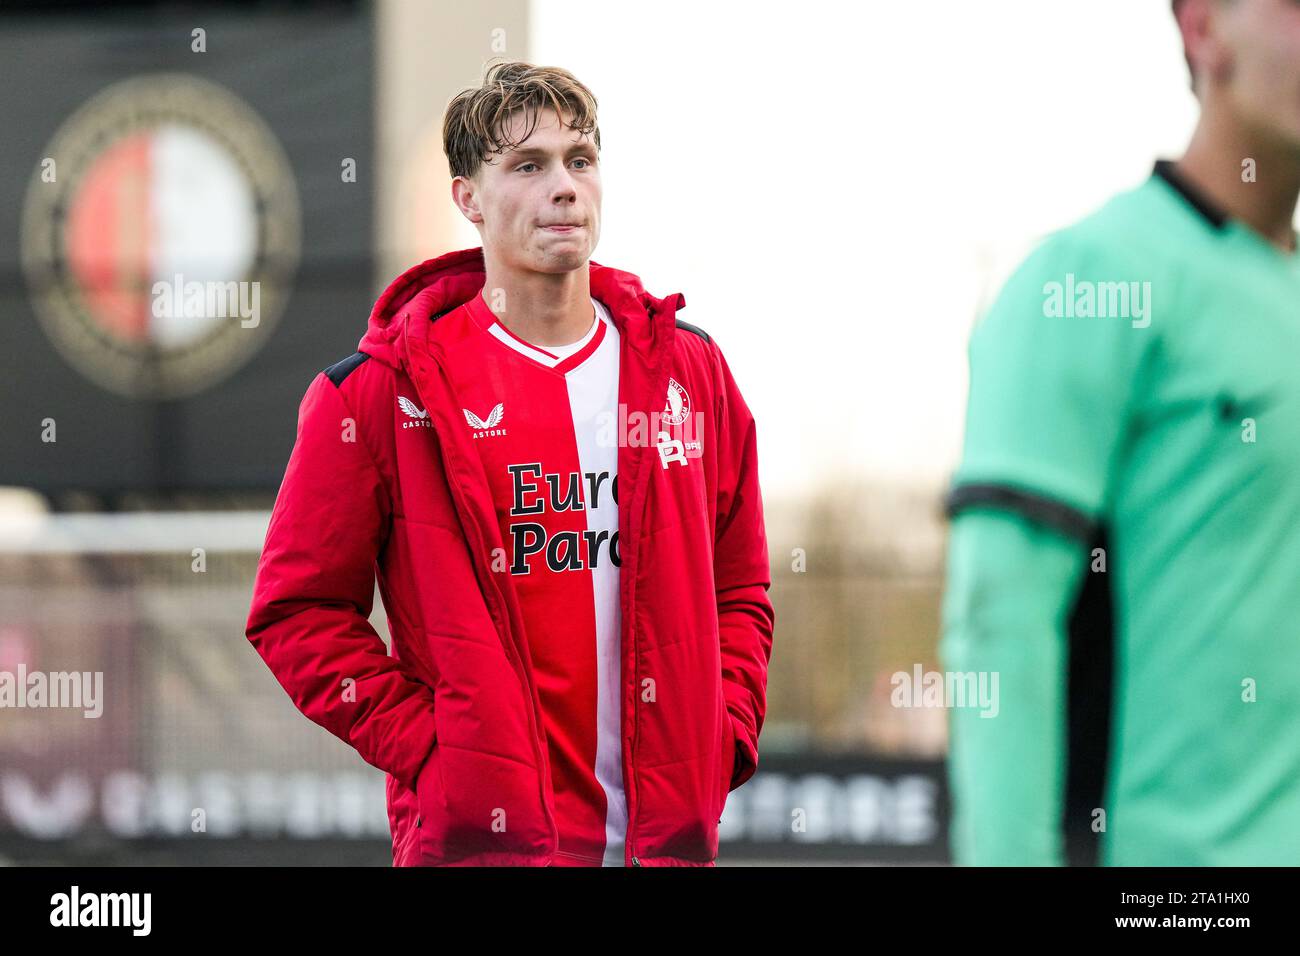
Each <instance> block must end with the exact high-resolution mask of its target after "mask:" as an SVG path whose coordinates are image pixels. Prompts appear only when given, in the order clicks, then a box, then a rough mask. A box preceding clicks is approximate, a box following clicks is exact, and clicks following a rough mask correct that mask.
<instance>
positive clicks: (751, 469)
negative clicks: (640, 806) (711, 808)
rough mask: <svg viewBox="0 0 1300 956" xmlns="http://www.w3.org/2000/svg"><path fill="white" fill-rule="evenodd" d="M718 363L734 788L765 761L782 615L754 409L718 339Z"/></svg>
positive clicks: (723, 613) (723, 612) (724, 628)
mask: <svg viewBox="0 0 1300 956" xmlns="http://www.w3.org/2000/svg"><path fill="white" fill-rule="evenodd" d="M710 348H711V349H712V351H713V353H714V355H715V356H716V360H717V365H718V376H719V381H720V384H719V387H718V390H717V396H718V421H719V425H718V439H717V440H718V486H717V526H716V528H715V530H714V550H713V573H714V582H715V588H716V591H717V600H718V628H719V632H720V635H721V650H722V687H723V694H724V696H725V697H726V701H727V711H728V713H729V715H730V717H731V721H732V724H733V727H734V729H735V732H736V762H735V769H734V772H733V773H732V777H731V786H730V787H729V789H730V790H734V789H736V788H737V787H739V786H740V785H741V784H743V783H744V782H745V781H746V780H748V779H749V778H750V777H752V776H753V775H754V772H755V771H756V770H757V769H758V735H759V732H760V731H761V730H762V729H763V717H764V714H765V713H766V711H767V667H768V662H769V660H770V659H771V656H772V631H773V627H774V625H775V622H776V615H775V612H774V610H773V607H772V602H771V600H770V599H769V597H768V593H767V592H768V589H769V587H770V586H771V583H772V581H771V579H772V572H771V568H770V567H769V565H768V554H767V532H766V529H765V528H764V525H763V498H762V494H761V493H760V490H759V484H758V444H757V435H756V431H755V425H754V416H753V415H752V414H750V411H749V407H748V406H747V405H746V404H745V400H744V399H743V398H742V397H741V394H740V389H738V388H737V387H736V382H735V379H733V378H732V375H731V369H730V368H728V366H727V361H726V359H725V358H723V356H722V352H721V351H720V350H719V349H718V347H717V345H716V344H713V343H710Z"/></svg>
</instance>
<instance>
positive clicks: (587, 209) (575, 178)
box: [456, 109, 601, 273]
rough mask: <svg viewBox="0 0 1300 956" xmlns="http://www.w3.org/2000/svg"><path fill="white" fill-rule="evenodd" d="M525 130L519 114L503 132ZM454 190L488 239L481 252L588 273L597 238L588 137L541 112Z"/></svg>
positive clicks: (550, 269) (595, 177)
mask: <svg viewBox="0 0 1300 956" xmlns="http://www.w3.org/2000/svg"><path fill="white" fill-rule="evenodd" d="M526 128H527V117H526V116H525V115H524V114H523V113H516V114H515V115H514V116H512V117H511V118H510V120H509V121H508V125H507V128H506V130H505V132H506V133H507V135H508V136H509V138H510V139H511V140H514V139H517V138H518V137H519V136H521V135H522V134H523V132H524V130H525V129H526ZM464 182H465V184H466V186H465V187H462V188H461V189H459V190H458V191H457V193H456V196H457V203H458V205H460V208H461V210H462V211H463V212H464V213H465V215H466V216H467V217H468V218H469V220H470V221H471V222H473V223H475V224H476V225H477V226H478V228H479V232H480V234H481V235H482V237H483V251H484V255H485V256H487V257H489V258H492V259H493V260H494V261H496V262H499V263H502V264H504V265H506V266H507V267H510V268H514V269H518V270H522V271H528V272H546V273H561V272H572V271H573V270H575V269H580V268H583V267H584V266H585V265H586V264H587V260H588V259H590V258H591V254H592V252H594V251H595V248H596V242H597V241H598V240H599V239H600V197H601V191H600V168H599V166H598V165H597V155H596V146H595V143H593V142H592V140H591V138H590V137H589V136H587V135H586V134H583V133H578V132H577V131H575V130H572V129H570V128H568V127H567V126H564V125H562V124H561V122H560V119H559V116H558V115H557V114H556V112H555V111H554V110H551V109H544V110H542V111H541V112H540V114H539V119H538V122H537V126H536V128H535V129H534V130H533V132H532V134H531V135H530V136H529V137H528V138H527V139H526V140H524V141H523V142H522V143H520V144H519V145H518V146H516V147H514V148H513V149H507V150H506V151H505V152H503V153H498V154H494V155H492V156H489V157H488V159H486V160H484V161H483V163H482V164H481V165H480V166H479V169H478V172H476V173H475V174H474V176H473V177H472V178H471V179H469V180H465V181H464Z"/></svg>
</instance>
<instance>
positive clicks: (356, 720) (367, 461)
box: [245, 372, 436, 789]
mask: <svg viewBox="0 0 1300 956" xmlns="http://www.w3.org/2000/svg"><path fill="white" fill-rule="evenodd" d="M390 510H391V509H390V504H389V501H388V495H387V491H386V489H385V487H384V485H383V483H382V481H381V479H380V476H379V472H378V469H377V467H376V465H375V462H374V459H373V457H372V456H371V453H370V451H369V450H368V449H367V447H366V445H365V444H364V441H363V440H362V438H361V436H360V435H359V434H358V426H357V420H356V417H355V416H354V415H353V414H352V412H351V411H350V409H349V408H348V406H347V404H346V402H345V400H344V397H343V395H342V393H341V392H340V391H339V389H338V387H337V386H335V385H334V383H333V382H332V381H331V380H330V379H329V377H328V376H326V375H325V373H323V372H322V373H321V374H319V375H317V377H316V378H315V380H314V381H313V382H312V383H311V385H310V386H309V387H308V389H307V392H306V394H305V395H304V396H303V400H302V404H301V406H300V407H299V410H298V433H297V440H296V441H295V443H294V447H293V452H292V454H291V455H290V458H289V465H288V468H287V469H286V470H285V475H284V481H283V483H282V484H281V486H280V491H279V494H278V495H277V496H276V500H275V506H274V509H273V510H272V513H271V523H270V525H269V527H268V528H267V532H266V541H265V544H264V546H263V548H262V555H261V559H260V561H259V563H258V568H257V578H256V581H255V583H254V586H253V602H252V608H251V610H250V613H249V616H248V622H247V627H246V630H245V633H246V635H247V637H248V640H249V641H250V642H251V643H252V645H253V647H254V648H256V650H257V652H258V654H260V655H261V657H262V659H263V660H264V661H265V662H266V664H267V666H268V667H269V668H270V669H271V672H272V673H273V674H274V675H275V677H276V680H278V681H279V682H280V684H281V686H282V687H284V689H285V690H286V691H287V692H288V693H289V696H290V697H291V698H292V699H293V702H294V704H295V705H296V706H297V708H298V709H299V710H300V711H302V713H303V714H304V715H306V716H307V717H309V718H310V719H311V720H313V721H315V722H316V723H317V724H320V725H321V726H322V727H324V728H325V729H326V730H328V731H329V732H330V733H332V734H334V735H335V736H336V737H338V738H339V739H341V740H343V741H345V742H346V743H348V744H350V745H351V746H352V747H354V748H356V751H357V753H359V754H360V755H361V757H362V759H364V760H365V761H366V762H367V763H369V764H371V765H373V766H375V767H378V768H379V769H380V770H383V771H385V772H387V773H390V774H392V775H393V776H394V777H396V778H397V779H398V780H400V781H401V782H402V783H403V784H404V785H405V786H407V787H409V788H411V789H414V788H415V781H416V776H417V774H418V772H419V769H420V767H421V766H422V765H423V763H424V760H425V758H426V757H427V756H428V753H429V751H430V749H431V748H432V747H433V744H434V741H435V739H436V733H435V728H434V714H433V706H434V698H433V693H432V691H431V690H430V689H429V688H428V686H427V685H425V684H423V683H421V682H420V681H418V680H416V679H415V678H414V677H412V676H411V675H410V674H409V673H407V672H406V670H405V669H404V668H403V666H402V664H401V662H400V661H398V660H397V659H396V658H393V657H390V656H388V651H387V648H386V647H385V646H384V642H383V640H382V639H381V638H380V637H379V635H378V634H377V633H376V632H375V629H374V628H373V627H372V626H371V625H370V621H369V617H370V611H371V607H372V605H373V602H374V589H375V562H376V559H377V556H378V554H379V551H380V549H381V547H382V544H383V541H384V540H385V538H386V536H387V528H388V523H389V517H390Z"/></svg>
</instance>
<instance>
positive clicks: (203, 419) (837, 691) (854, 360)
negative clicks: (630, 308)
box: [0, 0, 1194, 865]
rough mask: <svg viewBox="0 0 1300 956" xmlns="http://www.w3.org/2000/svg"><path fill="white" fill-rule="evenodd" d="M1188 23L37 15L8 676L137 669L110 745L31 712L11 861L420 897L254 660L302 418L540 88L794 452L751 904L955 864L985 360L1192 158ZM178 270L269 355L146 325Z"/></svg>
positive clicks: (12, 181)
mask: <svg viewBox="0 0 1300 956" xmlns="http://www.w3.org/2000/svg"><path fill="white" fill-rule="evenodd" d="M1166 7H1167V4H1165V3H1164V2H1163V0H1159V2H1157V0H1148V2H1143V3H1133V2H1131V0H1102V2H1096V3H1092V4H1087V5H1080V4H1076V3H1070V2H1066V0H1048V2H1043V0H1000V2H998V3H994V4H966V3H962V2H960V0H944V2H939V3H934V4H925V5H907V4H877V3H871V4H861V5H859V4H840V3H830V2H814V3H804V4H788V3H769V4H763V3H760V4H745V5H742V4H732V3H719V4H699V3H684V2H676V0H674V2H668V3H660V4H655V5H653V6H649V5H630V4H598V3H590V2H563V0H534V2H527V0H495V2H486V3H473V4H466V3H444V2H420V0H376V2H361V0H330V2H325V0H314V2H309V0H301V2H287V0H284V2H271V0H267V2H260V3H246V4H244V3H241V4H234V3H221V4H218V3H142V2H129V3H112V4H107V3H106V4H91V3H76V2H68V3H33V2H10V3H7V4H6V5H5V6H4V7H3V8H2V12H0V76H2V77H3V79H4V82H3V84H0V119H2V121H3V129H4V130H5V134H4V137H3V145H2V146H0V172H2V175H0V193H2V194H3V202H0V256H2V257H3V258H2V259H0V310H2V314H3V322H0V354H3V355H4V357H5V363H4V364H5V373H4V376H3V378H2V379H0V389H2V390H3V391H2V396H0V397H2V399H3V400H2V401H0V440H2V441H3V447H4V454H3V456H2V457H0V486H4V487H3V488H2V489H0V670H5V671H10V672H14V671H16V670H17V668H18V667H19V666H23V667H25V668H26V669H27V670H28V671H36V670H40V671H45V672H54V671H102V672H103V674H104V707H103V715H102V716H101V717H99V718H96V719H87V718H85V717H83V716H82V715H81V713H80V712H77V711H70V710H53V709H0V861H4V862H9V863H18V864H23V863H72V862H99V863H114V864H116V863H123V864H127V863H179V864H208V863H234V862H244V863H305V864H336V863H353V864H373V865H387V864H389V863H390V862H391V858H390V848H389V842H388V830H387V819H386V815H385V810H384V799H383V777H382V774H380V773H379V772H378V771H376V770H374V769H373V768H370V767H368V766H367V765H365V764H364V763H363V762H361V761H360V759H359V758H358V757H357V756H356V754H355V753H354V752H353V751H352V750H350V749H349V748H348V747H346V746H344V745H343V744H342V743H341V742H339V741H337V740H336V739H334V738H333V737H331V736H329V735H328V734H327V733H325V732H324V731H323V730H320V729H319V728H317V727H315V725H312V724H310V723H309V722H308V721H306V719H305V718H303V717H301V716H300V715H299V714H298V713H297V711H296V710H294V708H293V706H292V704H291V702H290V701H289V699H288V697H287V695H286V694H285V693H284V692H283V691H282V690H281V689H280V687H279V686H278V685H277V684H276V682H275V681H274V679H273V678H272V676H271V674H270V673H269V671H267V669H266V668H265V666H264V665H263V664H262V662H261V661H260V659H259V658H258V657H257V655H256V654H255V653H254V652H253V650H252V648H251V647H250V646H249V645H248V643H247V641H246V640H245V638H244V635H243V626H244V621H245V618H246V615H247V612H248V605H249V600H250V597H251V588H252V580H253V574H254V570H255V568H256V563H257V556H258V549H259V548H260V545H261V542H262V538H263V535H264V533H265V530H266V522H267V518H268V516H269V510H270V507H271V505H272V503H273V502H274V498H275V491H276V488H277V487H278V484H279V481H280V478H281V476H282V474H283V469H284V464H285V462H286V460H287V457H288V453H289V450H290V448H291V446H292V443H293V437H294V430H295V424H296V421H295V418H296V409H297V403H298V401H299V399H300V398H301V396H302V393H303V391H304V390H305V389H306V387H307V385H308V383H309V382H310V381H311V379H312V377H313V376H314V375H315V373H316V372H317V371H319V370H320V369H321V368H324V367H325V366H326V365H328V364H331V363H332V362H334V361H337V360H338V359H340V358H342V357H344V356H346V355H348V354H350V353H351V352H352V351H353V350H354V349H355V347H356V343H357V340H358V339H359V338H360V336H361V334H362V332H363V331H364V328H365V322H366V317H367V315H368V313H369V308H370V305H371V303H372V301H373V299H374V296H375V295H376V294H377V293H378V291H379V290H380V289H381V288H382V287H383V286H384V285H385V284H386V283H387V281H388V280H389V279H390V278H391V277H392V276H394V275H396V274H397V273H398V272H399V271H401V270H402V269H403V268H405V267H406V266H407V265H410V264H413V263H415V262H418V261H419V260H421V259H424V258H428V257H430V256H433V255H437V254H440V253H441V252H444V251H448V250H450V249H453V248H462V247H465V246H472V245H477V244H478V243H477V234H476V233H474V232H473V230H472V228H470V227H469V226H468V225H467V224H465V223H463V222H460V221H459V217H458V214H457V213H456V212H455V209H454V207H453V206H452V204H451V202H450V199H449V198H448V186H447V182H448V178H449V177H448V173H447V168H446V161H445V158H444V157H443V155H442V152H441V139H440V132H441V116H442V110H443V107H444V106H445V104H446V102H447V100H448V98H449V97H450V96H451V95H453V94H454V93H455V92H457V91H458V90H460V89H461V88H463V87H465V86H468V85H471V84H473V83H475V82H476V81H477V79H478V77H479V75H480V74H481V71H482V68H483V66H484V63H485V62H486V61H487V60H488V59H489V58H492V57H497V56H505V57H509V58H520V59H529V60H533V61H535V62H543V63H553V64H558V65H562V66H565V67H567V68H569V69H571V70H572V71H574V72H575V73H576V74H577V75H578V77H579V78H580V79H582V80H583V81H584V82H585V83H587V84H588V85H589V86H591V87H592V88H593V89H594V90H595V92H596V94H597V96H598V97H599V99H600V104H601V111H602V114H601V128H602V139H603V142H604V152H603V156H602V162H603V166H604V173H603V177H604V183H605V215H604V228H603V236H602V241H601V245H600V248H599V249H598V251H597V255H596V258H597V260H598V261H601V262H604V263H607V264H611V265H616V266H618V267H620V268H624V269H628V270H631V271H634V272H638V273H639V274H640V275H641V276H642V277H643V279H644V280H645V283H646V286H647V288H649V289H651V290H652V291H654V292H655V293H656V294H659V295H667V294H669V293H671V292H676V291H681V292H684V293H685V294H686V296H687V300H688V303H689V305H688V306H687V309H686V311H685V312H684V313H683V317H684V318H686V319H687V320H688V321H691V322H693V323H695V324H698V325H700V326H702V327H704V328H705V329H707V330H708V331H709V332H710V333H711V334H712V335H714V336H715V337H716V338H717V340H718V341H719V343H720V345H721V346H722V347H723V348H724V349H725V350H726V352H727V355H728V360H729V362H730V365H731V367H732V368H733V370H734V371H735V373H736V375H737V379H738V381H739V383H740V386H741V388H742V390H744V392H745V394H746V397H747V399H748V401H749V404H750V405H751V406H752V408H753V410H754V412H755V415H756V418H757V420H758V423H759V436H760V437H759V442H760V459H761V462H762V471H763V474H762V479H763V484H764V493H765V498H766V504H767V514H768V530H769V537H770V544H771V554H772V567H773V575H774V577H773V581H774V584H773V592H772V596H773V600H774V602H775V605H776V608H777V636H776V642H775V650H774V653H773V658H772V663H771V673H770V683H769V709H768V715H767V722H766V725H765V727H764V730H763V736H762V747H763V750H762V769H761V770H760V771H759V773H758V774H757V775H756V776H755V778H754V779H753V780H752V781H750V782H749V783H748V784H747V785H746V786H745V787H743V788H741V789H740V790H739V791H736V792H735V793H733V794H732V795H731V798H730V800H729V803H728V806H727V809H726V812H725V815H724V818H723V831H722V839H723V849H722V853H721V858H720V862H722V863H724V864H725V863H743V862H764V863H784V864H791V863H794V864H799V863H815V862H830V861H839V862H858V863H942V862H945V861H946V860H947V858H948V851H947V845H946V840H947V836H946V827H947V820H948V807H947V797H946V790H945V786H944V779H943V767H942V760H943V755H944V752H945V717H944V713H943V711H941V710H935V709H924V708H898V707H894V706H891V703H890V692H891V689H892V688H891V683H890V676H891V675H892V674H894V673H895V672H898V671H905V672H908V673H911V672H912V671H913V669H914V668H915V667H917V666H920V667H922V668H923V669H925V670H933V669H936V668H937V666H938V663H937V658H936V651H935V648H936V643H937V638H938V625H939V614H938V607H939V597H940V593H941V589H942V580H941V576H942V555H943V545H944V527H943V522H942V515H941V510H940V500H941V496H942V492H943V490H944V486H945V483H946V479H947V476H948V473H949V471H950V469H951V467H952V465H953V463H954V462H955V460H956V457H957V452H958V449H959V443H960V436H961V422H962V403H963V396H964V392H965V384H966V379H965V343H966V337H967V334H968V331H969V328H970V325H971V323H972V322H973V321H974V319H975V318H976V316H977V315H978V314H979V311H980V309H981V307H982V306H983V305H985V304H986V303H987V301H988V299H989V297H990V296H991V294H992V293H993V292H994V291H995V289H996V287H997V284H998V282H999V281H1000V280H1001V278H1002V277H1003V276H1005V274H1006V273H1007V271H1009V269H1010V268H1011V267H1012V266H1013V265H1014V264H1015V262H1016V261H1017V260H1018V258H1019V257H1020V256H1021V255H1023V254H1024V252H1025V251H1026V250H1027V249H1028V247H1029V246H1030V244H1031V243H1032V242H1033V241H1034V239H1035V238H1036V237H1037V236H1040V235H1042V234H1043V233H1044V232H1046V231H1047V230H1049V229H1051V228H1053V227H1055V226H1057V225H1060V224H1063V223H1065V222H1066V221H1068V220H1070V219H1071V218H1074V217H1077V216H1079V215H1081V214H1083V213H1084V212H1086V211H1087V210H1088V209H1090V208H1091V207H1093V206H1094V205H1096V204H1097V203H1099V202H1101V201H1102V200H1103V199H1104V198H1106V196H1108V195H1109V194H1110V193H1112V192H1114V191H1116V190H1117V189H1120V188H1123V187H1124V186H1126V185H1128V184H1130V183H1132V182H1135V181H1137V180H1138V179H1140V178H1141V177H1142V176H1144V175H1145V174H1146V172H1147V170H1148V169H1149V167H1150V163H1151V161H1152V160H1153V159H1154V158H1155V157H1156V156H1158V155H1175V154H1176V153H1177V151H1178V149H1179V148H1180V145H1181V143H1182V141H1183V139H1184V138H1185V136H1186V135H1187V133H1188V132H1189V131H1190V128H1191V124H1192V121H1193V118H1194V110H1193V101H1192V99H1191V96H1190V93H1189V91H1188V90H1187V88H1186V82H1185V73H1184V72H1183V66H1182V58H1181V51H1180V49H1179V45H1178V42H1177V38H1176V36H1175V31H1174V28H1173V25H1172V23H1171V22H1170V21H1169V18H1168V13H1167V9H1166ZM50 160H52V161H53V162H52V163H50V162H49V161H50ZM176 273H180V274H184V275H185V276H186V278H187V279H192V278H198V279H204V280H219V281H227V280H230V279H232V278H233V279H236V280H240V281H244V280H248V281H253V280H256V281H257V282H259V285H260V289H261V293H260V296H261V297H260V317H259V321H258V323H257V324H256V325H255V326H252V327H244V324H243V323H240V322H238V321H237V320H236V319H233V318H225V319H220V318H218V319H213V318H206V319H205V318H203V317H202V316H197V317H196V316H187V315H184V314H183V312H181V311H179V310H174V312H173V314H169V315H166V316H162V317H159V316H154V317H153V319H152V320H151V318H150V311H151V310H150V295H151V289H152V287H153V284H154V283H155V282H157V281H170V280H171V279H172V277H173V275H174V274H176ZM51 430H53V432H52V434H53V437H54V438H55V440H53V441H51V440H50V437H51ZM374 607H375V612H374V614H373V616H372V621H373V623H374V625H375V627H376V629H377V630H378V631H379V633H380V634H382V635H385V636H386V634H387V622H386V620H385V617H384V612H383V607H382V602H381V601H380V598H379V595H378V593H376V596H375V605H374ZM195 807H203V808H205V810H206V820H207V828H206V831H205V832H200V833H195V832H193V831H192V827H191V811H192V809H193V808H195ZM797 811H803V814H802V816H801V817H799V818H800V819H802V820H803V821H804V822H805V823H806V826H805V827H804V828H800V827H792V815H795V816H798V814H797Z"/></svg>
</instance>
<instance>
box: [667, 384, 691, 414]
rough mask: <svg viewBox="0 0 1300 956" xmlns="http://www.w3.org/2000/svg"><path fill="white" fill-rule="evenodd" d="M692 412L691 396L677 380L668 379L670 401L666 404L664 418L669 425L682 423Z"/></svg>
mask: <svg viewBox="0 0 1300 956" xmlns="http://www.w3.org/2000/svg"><path fill="white" fill-rule="evenodd" d="M690 413H691V397H690V396H689V395H687V394H686V389H684V388H682V387H681V385H679V384H678V383H677V382H676V380H674V379H671V378H670V379H669V380H668V401H667V403H665V405H664V412H663V415H662V420H663V422H664V424H667V425H680V424H681V423H682V422H684V421H686V418H687V416H688V415H690Z"/></svg>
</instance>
